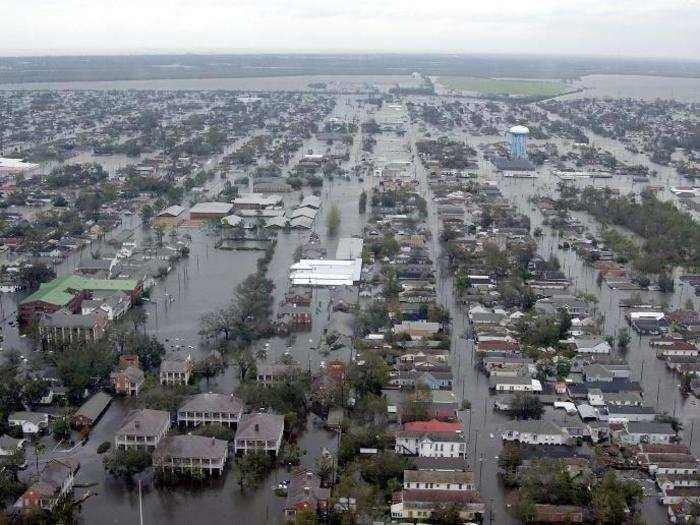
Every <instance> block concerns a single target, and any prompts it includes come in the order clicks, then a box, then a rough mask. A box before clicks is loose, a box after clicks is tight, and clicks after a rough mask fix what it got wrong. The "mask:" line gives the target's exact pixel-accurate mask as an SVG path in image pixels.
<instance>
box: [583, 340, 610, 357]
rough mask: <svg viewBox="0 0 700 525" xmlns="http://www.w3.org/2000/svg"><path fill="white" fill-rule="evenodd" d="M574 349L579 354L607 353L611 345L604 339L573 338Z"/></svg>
mask: <svg viewBox="0 0 700 525" xmlns="http://www.w3.org/2000/svg"><path fill="white" fill-rule="evenodd" d="M574 350H576V352H578V353H579V354H609V353H610V350H612V347H611V346H610V344H609V343H608V342H607V341H605V340H604V339H599V338H590V339H585V338H577V339H574Z"/></svg>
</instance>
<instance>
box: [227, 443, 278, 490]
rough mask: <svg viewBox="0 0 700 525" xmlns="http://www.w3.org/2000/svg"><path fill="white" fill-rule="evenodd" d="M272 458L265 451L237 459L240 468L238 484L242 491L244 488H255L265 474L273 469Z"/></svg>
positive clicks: (249, 453)
mask: <svg viewBox="0 0 700 525" xmlns="http://www.w3.org/2000/svg"><path fill="white" fill-rule="evenodd" d="M273 464H274V463H273V461H272V459H271V458H270V456H269V455H268V454H267V453H265V452H263V451H256V452H248V453H247V454H244V455H242V456H241V457H239V458H236V466H237V467H238V482H239V483H240V486H241V490H243V487H244V486H248V487H254V486H256V485H257V484H258V483H260V481H262V479H263V478H264V477H265V474H267V472H268V471H269V470H270V469H271V468H272V467H273Z"/></svg>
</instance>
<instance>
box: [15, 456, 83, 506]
mask: <svg viewBox="0 0 700 525" xmlns="http://www.w3.org/2000/svg"><path fill="white" fill-rule="evenodd" d="M79 468H80V463H79V462H78V461H77V460H75V459H69V458H66V459H50V460H49V461H48V462H47V463H46V465H44V468H43V469H42V470H41V473H40V474H39V478H38V479H37V481H36V482H34V483H33V484H32V485H30V487H29V488H28V489H27V490H26V491H25V492H24V494H22V495H21V496H20V497H19V499H18V500H17V501H16V502H15V504H14V508H15V509H17V510H18V511H21V512H34V511H37V510H46V511H52V510H53V509H54V508H55V507H56V505H57V504H58V503H59V502H60V501H61V500H62V499H63V498H64V497H65V496H66V495H67V494H68V493H69V492H71V491H72V490H73V483H74V481H75V473H76V472H77V471H78V469H79Z"/></svg>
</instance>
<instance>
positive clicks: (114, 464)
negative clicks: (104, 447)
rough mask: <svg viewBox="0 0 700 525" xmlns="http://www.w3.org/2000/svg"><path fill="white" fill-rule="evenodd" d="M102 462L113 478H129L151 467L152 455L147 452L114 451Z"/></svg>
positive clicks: (131, 450)
mask: <svg viewBox="0 0 700 525" xmlns="http://www.w3.org/2000/svg"><path fill="white" fill-rule="evenodd" d="M102 461H103V463H104V467H105V470H106V471H107V472H109V473H110V474H111V475H112V476H116V477H127V478H128V477H131V476H133V475H134V474H138V473H139V472H143V471H144V470H146V469H147V468H148V467H150V466H151V455H150V454H149V453H148V452H146V451H145V450H134V449H127V450H120V449H114V450H112V452H111V453H110V454H109V455H108V456H105V457H104V458H103V460H102Z"/></svg>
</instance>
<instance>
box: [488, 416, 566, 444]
mask: <svg viewBox="0 0 700 525" xmlns="http://www.w3.org/2000/svg"><path fill="white" fill-rule="evenodd" d="M509 426H510V429H509V430H506V431H505V432H503V434H502V435H501V437H502V438H503V440H504V441H517V442H519V443H525V444H528V445H566V444H567V442H568V440H569V435H568V433H567V432H566V431H565V430H564V429H561V428H559V427H558V426H557V425H555V424H554V423H551V422H549V421H537V420H525V421H513V422H511V423H510V424H509Z"/></svg>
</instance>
